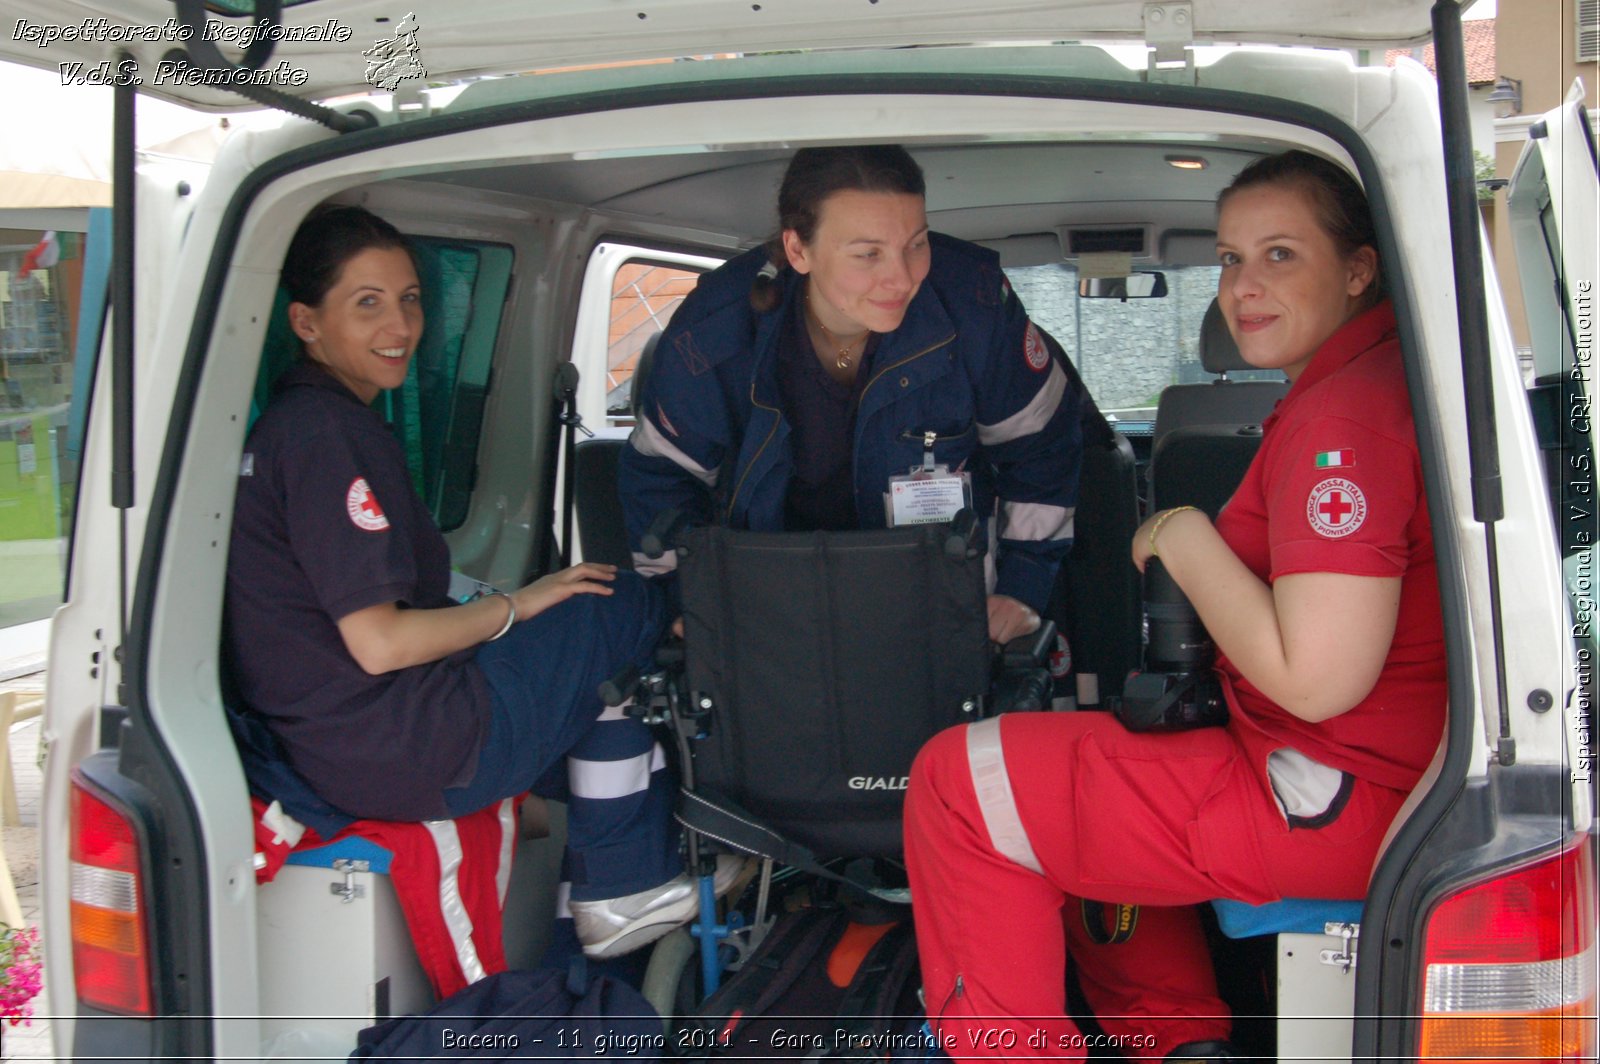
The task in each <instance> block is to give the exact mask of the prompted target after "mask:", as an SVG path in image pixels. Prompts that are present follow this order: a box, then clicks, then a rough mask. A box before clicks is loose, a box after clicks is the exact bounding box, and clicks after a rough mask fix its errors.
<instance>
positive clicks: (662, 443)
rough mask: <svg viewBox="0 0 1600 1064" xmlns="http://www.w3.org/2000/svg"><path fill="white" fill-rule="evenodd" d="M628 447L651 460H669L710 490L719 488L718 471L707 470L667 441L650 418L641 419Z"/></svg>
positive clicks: (629, 440) (635, 427) (629, 439)
mask: <svg viewBox="0 0 1600 1064" xmlns="http://www.w3.org/2000/svg"><path fill="white" fill-rule="evenodd" d="M628 445H629V446H630V447H632V448H633V449H634V450H636V451H638V452H639V453H640V454H642V455H646V456H648V457H650V458H665V459H667V460H668V461H670V462H672V464H673V465H675V466H677V467H678V468H679V469H682V470H684V471H685V472H687V473H689V474H691V475H692V476H693V477H694V478H695V479H696V480H698V481H700V482H701V483H702V484H704V485H705V486H706V487H708V488H714V487H716V486H717V471H716V470H714V469H707V468H706V467H705V466H703V465H701V464H700V463H699V462H696V461H695V460H694V459H693V458H690V457H689V456H688V455H686V454H684V453H683V452H682V451H681V450H679V449H678V445H677V444H675V443H673V442H672V441H671V440H669V439H667V437H666V434H665V433H663V432H662V431H661V430H660V429H658V428H656V425H655V422H653V421H651V420H650V419H649V418H641V419H640V420H639V423H638V424H637V425H635V426H634V427H633V434H632V435H631V436H629V437H628Z"/></svg>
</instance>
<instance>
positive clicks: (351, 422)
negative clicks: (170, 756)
mask: <svg viewBox="0 0 1600 1064" xmlns="http://www.w3.org/2000/svg"><path fill="white" fill-rule="evenodd" d="M449 583H450V552H449V548H448V546H447V545H446V544H445V541H444V537H443V536H442V535H441V534H440V533H439V529H438V527H437V526H436V525H435V524H434V522H433V517H432V515H431V514H430V513H429V512H428V510H427V508H426V506H424V505H423V502H422V500H421V499H420V498H419V497H418V496H417V493H416V491H415V489H413V488H412V486H411V479H410V477H409V475H408V474H407V470H406V462H405V454H404V452H403V451H402V450H401V447H400V441H399V440H398V439H396V438H395V436H394V434H393V433H392V432H390V431H389V429H388V427H387V426H386V425H385V424H384V423H383V419H382V418H380V417H379V416H378V414H377V413H376V412H375V411H374V410H372V409H371V408H370V407H368V406H367V405H366V404H364V403H362V402H361V400H360V399H358V398H357V397H356V396H355V395H354V394H353V393H352V392H351V391H350V390H349V389H347V388H346V387H345V386H344V385H342V384H340V383H339V382H338V381H336V380H335V379H334V378H333V377H332V376H330V375H329V374H328V373H327V372H326V371H325V370H324V369H322V367H320V366H318V365H316V364H315V363H312V362H300V363H297V364H296V365H294V366H293V367H291V368H290V369H289V370H288V371H287V372H285V373H284V374H283V376H282V377H280V378H279V379H278V383H277V385H276V388H275V391H274V394H273V399H272V402H271V403H270V404H269V405H268V407H267V410H266V412H265V413H264V414H262V415H261V418H260V419H259V420H258V421H257V422H256V424H255V427H254V428H253V429H252V430H251V432H250V438H249V439H248V440H247V441H246V443H245V453H244V457H243V461H242V464H241V466H240V470H239V492H238V496H237V498H236V499H235V502H234V511H233V538H232V542H231V545H230V548H229V554H228V591H227V607H226V617H225V630H226V639H227V645H228V651H229V658H230V665H231V667H232V669H233V672H234V676H235V679H236V681H237V683H238V687H239V691H240V693H241V694H242V695H243V697H244V700H245V702H246V704H247V705H249V706H250V708H252V709H254V710H255V711H256V712H258V713H260V714H262V715H263V716H264V717H265V718H266V719H267V722H268V724H269V725H270V726H271V728H272V730H273V731H274V732H275V733H277V735H278V737H279V738H280V739H281V740H282V741H283V744H284V746H285V747H286V748H287V751H288V755H289V760H290V763H291V764H292V765H293V766H294V768H295V769H296V770H297V771H298V772H299V773H300V774H301V775H302V776H304V777H305V779H306V782H307V783H309V784H310V785H311V787H312V789H313V790H315V791H316V792H317V793H318V794H319V795H321V796H322V797H323V798H324V799H325V800H327V801H328V802H330V803H332V804H333V805H335V806H338V807H339V808H340V809H342V810H344V811H346V812H348V813H350V814H352V815H355V816H358V817H373V818H377V819H384V820H427V819H433V818H436V817H441V816H447V815H448V810H447V809H446V807H445V803H444V798H443V791H444V789H445V788H446V787H451V786H458V785H461V784H464V783H466V782H469V781H470V780H471V778H472V774H473V771H474V770H475V768H476V765H477V754H478V748H479V746H480V744H481V743H482V737H483V735H484V733H485V730H486V724H487V720H488V713H489V697H490V696H489V691H488V687H487V685H486V684H485V682H484V678H483V674H482V673H481V672H480V671H479V669H478V666H477V665H476V664H475V663H474V662H473V660H472V658H473V650H472V649H468V650H463V651H459V652H458V653H455V654H452V655H450V656H449V657H447V658H444V659H443V660H440V661H436V662H431V663H429V664H426V665H414V666H411V667H409V668H404V669H398V670H396V671H394V672H389V673H385V674H384V675H381V676H369V675H367V673H366V672H365V671H363V670H362V668H361V666H360V665H358V664H356V661H355V659H354V658H352V657H351V656H350V653H349V651H348V650H346V649H345V645H344V639H343V638H342V637H341V636H340V635H339V628H338V624H337V622H338V620H339V618H341V617H344V616H346V615H347V614H351V613H354V612H356V611H357V610H361V609H364V608H366V607H368V606H376V605H379V604H381V603H385V602H394V603H398V604H399V605H400V606H401V607H403V608H408V609H438V608H441V607H449V606H451V605H453V603H452V601H451V599H450V597H449V595H448V589H449Z"/></svg>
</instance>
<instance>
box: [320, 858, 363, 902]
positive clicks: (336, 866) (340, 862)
mask: <svg viewBox="0 0 1600 1064" xmlns="http://www.w3.org/2000/svg"><path fill="white" fill-rule="evenodd" d="M333 870H334V871H335V872H342V873H343V874H344V881H343V882H341V883H329V884H328V893H329V894H333V895H336V896H337V897H338V899H339V901H340V902H341V903H342V904H344V905H349V904H350V903H351V902H353V901H355V900H356V899H357V898H365V897H366V896H367V888H366V887H364V886H362V885H361V884H360V883H357V882H356V873H357V872H370V871H372V865H371V864H369V863H368V862H366V861H353V860H350V859H348V858H344V857H340V858H338V859H337V860H335V861H334V862H333Z"/></svg>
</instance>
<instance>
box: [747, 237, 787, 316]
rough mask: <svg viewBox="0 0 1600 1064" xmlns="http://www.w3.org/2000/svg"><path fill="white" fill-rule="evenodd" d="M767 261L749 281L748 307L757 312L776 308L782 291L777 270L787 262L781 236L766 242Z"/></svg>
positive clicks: (765, 311)
mask: <svg viewBox="0 0 1600 1064" xmlns="http://www.w3.org/2000/svg"><path fill="white" fill-rule="evenodd" d="M766 249H767V262H766V265H764V266H762V267H761V269H760V270H758V271H757V272H756V277H755V280H753V281H751V282H750V307H751V309H752V310H754V311H755V312H756V313H757V314H767V313H770V312H772V311H774V310H777V309H778V301H779V299H780V298H781V297H782V295H783V293H782V291H781V289H780V287H779V285H778V271H779V270H780V269H782V268H783V267H784V266H787V265H788V262H787V261H786V260H785V258H784V254H783V238H782V237H781V236H775V237H773V238H772V239H771V240H769V241H767V243H766Z"/></svg>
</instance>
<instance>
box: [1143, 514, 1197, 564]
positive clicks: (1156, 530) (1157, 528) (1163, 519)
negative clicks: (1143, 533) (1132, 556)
mask: <svg viewBox="0 0 1600 1064" xmlns="http://www.w3.org/2000/svg"><path fill="white" fill-rule="evenodd" d="M1198 509H1199V507H1198V506H1174V507H1173V508H1172V509H1170V510H1163V511H1161V516H1160V517H1157V518H1156V523H1155V524H1153V525H1151V526H1150V557H1152V558H1159V557H1161V555H1159V554H1157V553H1156V537H1157V536H1159V535H1160V534H1161V526H1162V525H1164V524H1166V523H1167V519H1168V518H1170V517H1171V516H1172V515H1173V514H1181V513H1183V511H1185V510H1198Z"/></svg>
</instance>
